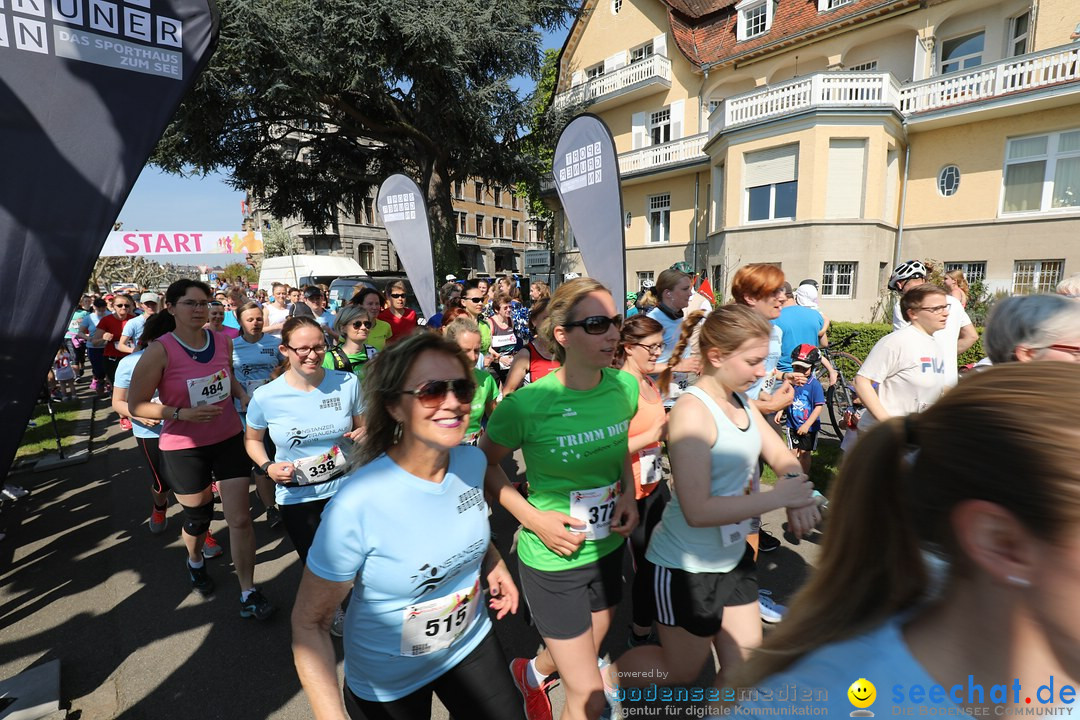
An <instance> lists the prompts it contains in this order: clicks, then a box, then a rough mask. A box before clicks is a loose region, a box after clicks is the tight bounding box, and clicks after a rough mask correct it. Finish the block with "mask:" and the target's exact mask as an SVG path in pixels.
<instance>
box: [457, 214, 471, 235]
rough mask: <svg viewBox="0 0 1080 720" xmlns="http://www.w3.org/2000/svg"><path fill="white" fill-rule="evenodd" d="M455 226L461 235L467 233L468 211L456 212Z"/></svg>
mask: <svg viewBox="0 0 1080 720" xmlns="http://www.w3.org/2000/svg"><path fill="white" fill-rule="evenodd" d="M457 228H458V232H459V233H461V234H462V235H468V234H469V213H467V212H459V213H457Z"/></svg>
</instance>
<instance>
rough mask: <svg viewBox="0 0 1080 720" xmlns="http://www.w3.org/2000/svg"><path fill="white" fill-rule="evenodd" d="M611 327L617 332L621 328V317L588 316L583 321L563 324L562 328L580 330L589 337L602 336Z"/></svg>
mask: <svg viewBox="0 0 1080 720" xmlns="http://www.w3.org/2000/svg"><path fill="white" fill-rule="evenodd" d="M612 325H614V326H615V329H616V330H618V329H620V328H622V315H614V316H612V317H607V316H606V315H590V316H589V317H587V318H585V319H583V320H575V321H574V322H568V323H563V324H562V326H563V327H564V328H574V327H579V328H582V329H583V330H584V331H585V332H587V333H588V334H589V335H603V334H604V333H606V332H607V331H608V328H610V327H611V326H612Z"/></svg>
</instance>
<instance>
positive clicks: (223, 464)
mask: <svg viewBox="0 0 1080 720" xmlns="http://www.w3.org/2000/svg"><path fill="white" fill-rule="evenodd" d="M161 465H162V468H163V469H164V470H165V477H167V478H168V479H169V487H171V488H172V491H173V492H174V493H176V494H177V495H194V494H196V493H201V492H202V491H203V490H205V489H206V488H207V487H209V486H210V483H211V481H213V480H218V481H221V480H228V479H230V478H241V477H242V478H246V477H249V475H250V474H251V458H249V457H248V454H247V451H246V450H245V449H244V435H243V433H237V434H235V435H233V436H232V437H230V438H228V439H227V440H222V441H221V442H219V443H214V444H213V445H204V446H202V447H196V448H188V449H186V450H162V451H161Z"/></svg>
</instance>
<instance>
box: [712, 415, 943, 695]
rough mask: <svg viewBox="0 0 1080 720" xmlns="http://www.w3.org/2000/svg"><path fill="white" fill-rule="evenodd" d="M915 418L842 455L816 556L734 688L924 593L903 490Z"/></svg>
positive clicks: (886, 425)
mask: <svg viewBox="0 0 1080 720" xmlns="http://www.w3.org/2000/svg"><path fill="white" fill-rule="evenodd" d="M917 420H918V418H917V417H908V418H906V419H905V418H890V419H889V420H886V421H885V422H883V423H881V424H880V425H878V426H876V427H874V428H873V429H872V430H870V431H869V432H868V433H866V437H862V438H860V439H859V443H858V445H856V446H855V448H854V449H853V450H852V451H851V454H850V456H849V457H847V458H846V459H845V460H844V463H843V467H842V468H841V472H840V476H839V480H838V481H837V485H836V490H835V492H834V493H833V494H832V501H831V505H832V512H831V514H830V520H829V531H828V532H827V533H826V534H825V543H824V547H823V548H822V553H821V563H820V565H819V567H818V569H817V571H816V572H815V573H813V574H812V575H811V576H810V581H809V582H808V583H807V584H806V585H805V586H804V587H803V589H802V590H801V591H800V592H799V593H798V594H797V595H796V596H795V597H794V598H793V599H792V601H791V603H790V606H789V610H788V613H787V615H785V616H784V622H783V623H782V624H780V625H779V626H777V627H776V629H775V630H773V631H772V632H771V633H769V635H768V636H767V638H766V640H765V643H764V644H763V645H762V647H761V648H760V649H759V650H758V651H757V652H756V653H754V654H753V655H752V656H751V657H750V659H749V661H747V663H746V665H744V666H743V668H742V669H741V670H740V671H739V672H738V677H737V678H735V679H733V681H732V684H733V685H734V686H735V687H756V686H757V685H759V684H760V683H761V682H762V681H763V680H764V679H765V678H767V677H770V676H772V675H775V674H776V673H779V672H782V671H784V670H785V669H787V668H789V667H790V666H792V665H793V664H795V663H796V662H798V661H799V660H800V659H801V658H802V657H803V656H805V655H807V654H809V653H810V652H813V651H814V650H816V649H818V648H820V647H822V646H824V645H827V644H829V643H835V642H838V641H842V640H845V639H847V638H850V637H854V636H857V635H860V634H862V633H864V632H867V631H869V630H871V629H873V628H875V627H877V626H879V625H881V624H882V623H883V622H885V621H886V620H888V619H889V618H890V617H892V616H893V615H895V614H897V613H899V612H901V611H903V610H906V609H908V608H910V607H912V606H913V605H914V604H915V603H917V602H918V601H919V600H920V599H921V598H922V597H923V596H925V595H926V593H927V590H928V586H929V579H928V573H927V570H926V566H925V563H924V561H923V558H922V553H921V549H920V541H919V538H918V535H917V534H916V530H915V527H916V524H915V522H914V519H913V512H912V510H911V503H910V502H909V497H908V496H909V494H910V493H909V486H910V484H911V480H912V478H911V477H910V475H911V472H910V467H911V462H910V454H909V453H910V451H911V448H910V447H909V445H908V443H909V438H908V434H909V433H908V430H909V428H910V427H912V426H913V425H912V423H916V422H917Z"/></svg>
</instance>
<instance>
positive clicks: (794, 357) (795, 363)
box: [791, 343, 821, 368]
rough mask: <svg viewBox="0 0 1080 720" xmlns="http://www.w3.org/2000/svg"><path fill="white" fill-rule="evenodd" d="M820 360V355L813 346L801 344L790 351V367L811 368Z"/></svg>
mask: <svg viewBox="0 0 1080 720" xmlns="http://www.w3.org/2000/svg"><path fill="white" fill-rule="evenodd" d="M820 360H821V353H820V352H818V349H817V348H816V347H814V346H813V345H809V344H807V343H803V344H802V345H799V346H798V347H796V348H795V349H794V350H792V351H791V366H792V367H799V368H812V367H814V366H815V365H817V364H818V362H819V361H820Z"/></svg>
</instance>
